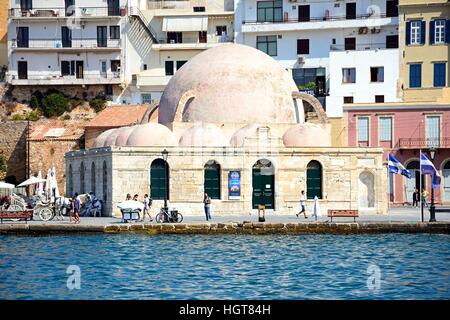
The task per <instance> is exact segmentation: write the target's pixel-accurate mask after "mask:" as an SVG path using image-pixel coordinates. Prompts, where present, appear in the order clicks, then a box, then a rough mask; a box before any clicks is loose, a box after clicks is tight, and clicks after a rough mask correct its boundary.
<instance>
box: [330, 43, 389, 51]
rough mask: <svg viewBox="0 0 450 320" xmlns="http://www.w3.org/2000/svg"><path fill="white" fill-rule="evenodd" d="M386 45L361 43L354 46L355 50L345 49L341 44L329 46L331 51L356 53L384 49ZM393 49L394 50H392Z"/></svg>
mask: <svg viewBox="0 0 450 320" xmlns="http://www.w3.org/2000/svg"><path fill="white" fill-rule="evenodd" d="M386 48H387V46H386V43H361V44H356V46H355V48H352V49H348V48H347V49H346V47H345V45H343V44H332V45H330V50H331V51H346V50H356V51H364V50H375V49H386ZM393 49H395V48H393Z"/></svg>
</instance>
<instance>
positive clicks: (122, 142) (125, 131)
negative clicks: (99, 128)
mask: <svg viewBox="0 0 450 320" xmlns="http://www.w3.org/2000/svg"><path fill="white" fill-rule="evenodd" d="M134 129H136V127H135V126H133V127H122V128H120V129H119V133H118V135H117V138H116V142H115V145H116V146H118V147H123V146H126V145H127V141H128V137H129V136H130V134H131V132H132V131H133V130H134Z"/></svg>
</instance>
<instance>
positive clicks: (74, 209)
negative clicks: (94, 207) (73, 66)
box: [70, 192, 81, 223]
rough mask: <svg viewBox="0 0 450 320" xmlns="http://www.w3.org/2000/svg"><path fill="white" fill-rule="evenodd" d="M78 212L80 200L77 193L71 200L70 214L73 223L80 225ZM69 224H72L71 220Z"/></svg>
mask: <svg viewBox="0 0 450 320" xmlns="http://www.w3.org/2000/svg"><path fill="white" fill-rule="evenodd" d="M80 210H81V200H80V197H79V196H78V193H77V192H75V194H74V195H73V198H72V212H73V215H74V220H75V221H74V223H80ZM70 223H72V219H70Z"/></svg>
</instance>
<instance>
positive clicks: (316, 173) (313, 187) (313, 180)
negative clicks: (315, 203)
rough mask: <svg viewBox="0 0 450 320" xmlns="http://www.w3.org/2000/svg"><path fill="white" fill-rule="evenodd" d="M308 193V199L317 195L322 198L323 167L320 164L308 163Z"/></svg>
mask: <svg viewBox="0 0 450 320" xmlns="http://www.w3.org/2000/svg"><path fill="white" fill-rule="evenodd" d="M306 195H307V198H308V199H314V197H315V196H317V197H318V198H319V199H322V167H321V166H320V165H311V166H310V165H308V168H307V170H306Z"/></svg>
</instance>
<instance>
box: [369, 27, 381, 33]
mask: <svg viewBox="0 0 450 320" xmlns="http://www.w3.org/2000/svg"><path fill="white" fill-rule="evenodd" d="M370 32H372V33H380V32H381V29H378V28H372V29H371V30H370Z"/></svg>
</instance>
